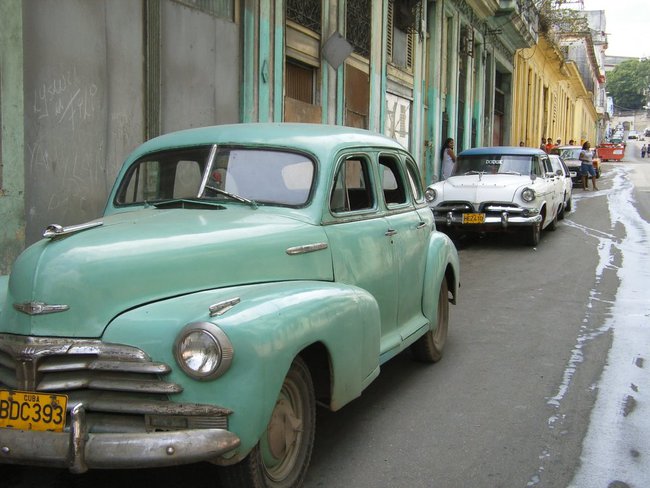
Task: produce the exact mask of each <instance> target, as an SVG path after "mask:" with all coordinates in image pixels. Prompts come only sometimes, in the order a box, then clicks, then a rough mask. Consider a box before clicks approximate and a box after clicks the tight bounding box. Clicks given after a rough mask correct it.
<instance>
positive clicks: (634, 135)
mask: <svg viewBox="0 0 650 488" xmlns="http://www.w3.org/2000/svg"><path fill="white" fill-rule="evenodd" d="M627 138H628V140H635V139H638V138H639V133H638V132H637V131H635V130H631V131H630V132H628V133H627Z"/></svg>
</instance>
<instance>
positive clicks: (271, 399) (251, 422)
mask: <svg viewBox="0 0 650 488" xmlns="http://www.w3.org/2000/svg"><path fill="white" fill-rule="evenodd" d="M233 298H239V299H240V302H239V303H238V304H237V305H236V306H235V307H233V308H232V309H231V310H229V311H228V312H226V313H224V314H223V315H221V316H217V317H214V318H211V317H209V313H208V307H209V306H210V305H212V304H214V303H219V302H221V301H224V300H229V299H233ZM193 321H209V322H212V323H214V324H216V325H218V326H219V327H220V328H221V329H222V330H223V331H224V332H225V333H226V335H227V336H228V338H229V339H230V341H231V342H232V345H233V348H234V357H233V362H232V365H231V367H230V369H229V370H228V371H227V372H226V373H225V374H224V375H223V376H221V377H220V378H217V379H215V380H212V381H197V380H195V379H193V378H191V377H189V376H187V375H186V374H185V373H183V372H182V370H181V369H180V368H179V367H178V366H177V364H176V361H175V359H174V356H173V352H172V347H173V344H174V339H175V338H176V336H177V334H178V332H179V331H180V330H181V329H182V328H183V326H185V325H186V324H187V323H189V322H193ZM103 339H104V340H106V341H108V342H114V343H120V344H129V345H133V346H136V347H139V348H141V349H143V350H144V351H145V352H146V353H147V354H149V355H150V356H151V358H152V359H153V360H155V361H162V362H164V363H166V364H168V365H169V366H171V367H172V372H171V373H170V374H169V377H168V379H169V381H173V382H175V383H178V384H180V385H182V386H183V388H184V391H183V392H182V393H180V394H178V395H174V397H173V400H175V401H183V402H191V403H211V404H215V405H219V406H221V407H225V408H228V409H230V410H232V411H233V413H232V415H231V416H230V418H229V430H231V431H232V432H234V433H235V434H236V435H237V436H238V437H239V438H240V439H241V446H240V448H239V450H238V452H237V453H238V455H239V456H244V455H246V453H247V452H248V451H249V450H250V449H251V448H252V447H254V446H255V444H256V443H257V441H258V439H259V437H260V436H261V434H262V433H263V432H264V430H265V429H266V426H267V424H268V421H269V418H270V415H271V411H272V409H273V407H274V405H275V402H276V400H277V397H278V394H279V391H280V388H281V386H282V383H283V381H284V378H285V376H286V373H287V371H288V370H289V367H290V365H291V363H292V361H293V359H294V358H295V357H296V355H298V354H299V353H300V351H301V350H303V349H304V348H305V347H307V346H309V345H311V344H314V343H321V344H323V345H324V347H325V348H326V350H327V351H328V355H329V360H330V369H331V371H330V373H331V379H332V385H331V407H332V408H333V409H336V408H339V407H340V406H342V405H344V404H345V403H347V402H349V401H351V400H352V399H354V398H356V397H357V396H359V395H360V394H361V391H362V390H363V388H365V386H367V384H368V383H369V382H370V381H372V379H374V378H375V377H376V376H377V374H378V372H379V363H378V360H379V339H380V318H379V308H378V306H377V303H376V301H375V300H374V298H373V297H372V296H371V295H370V294H369V293H367V292H366V291H365V290H362V289H360V288H357V287H354V286H349V285H342V284H339V283H331V282H311V281H299V282H283V283H270V284H260V285H249V286H241V287H233V288H227V289H220V290H213V291H204V292H201V293H196V294H192V295H187V296H182V297H176V298H173V299H169V300H164V301H161V302H157V303H152V304H148V305H144V306H142V307H139V308H137V309H134V310H131V311H128V312H126V313H124V314H122V315H121V316H119V317H118V318H116V319H115V320H114V321H113V322H112V323H111V324H110V325H109V327H108V328H107V330H106V332H105V334H104V336H103Z"/></svg>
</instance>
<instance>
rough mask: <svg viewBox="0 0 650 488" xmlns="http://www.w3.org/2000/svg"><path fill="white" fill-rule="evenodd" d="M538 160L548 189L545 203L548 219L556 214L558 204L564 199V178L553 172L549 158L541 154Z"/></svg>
mask: <svg viewBox="0 0 650 488" xmlns="http://www.w3.org/2000/svg"><path fill="white" fill-rule="evenodd" d="M540 162H541V164H542V168H543V171H544V181H545V183H546V186H547V189H548V197H547V199H546V202H547V203H546V205H547V208H548V209H549V210H548V211H547V212H548V215H547V220H549V221H550V220H552V219H553V218H554V217H555V215H557V214H558V212H559V208H560V205H561V204H562V202H563V201H564V178H563V177H562V176H559V175H558V174H556V173H555V171H554V170H553V165H552V163H551V159H550V158H549V157H548V156H542V158H541V161H540Z"/></svg>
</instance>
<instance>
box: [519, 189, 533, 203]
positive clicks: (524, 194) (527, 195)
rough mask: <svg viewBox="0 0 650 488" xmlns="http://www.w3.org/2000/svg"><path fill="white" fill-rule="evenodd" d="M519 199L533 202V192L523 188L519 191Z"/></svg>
mask: <svg viewBox="0 0 650 488" xmlns="http://www.w3.org/2000/svg"><path fill="white" fill-rule="evenodd" d="M521 198H522V199H523V201H524V202H532V201H533V200H535V190H533V189H532V188H524V189H523V190H522V191H521Z"/></svg>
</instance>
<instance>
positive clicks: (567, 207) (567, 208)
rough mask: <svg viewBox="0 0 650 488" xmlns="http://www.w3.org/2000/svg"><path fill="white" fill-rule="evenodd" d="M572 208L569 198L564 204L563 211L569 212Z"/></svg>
mask: <svg viewBox="0 0 650 488" xmlns="http://www.w3.org/2000/svg"><path fill="white" fill-rule="evenodd" d="M572 208H573V202H572V201H571V197H569V201H568V202H566V208H565V211H567V212H570V211H571V209H572Z"/></svg>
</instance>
